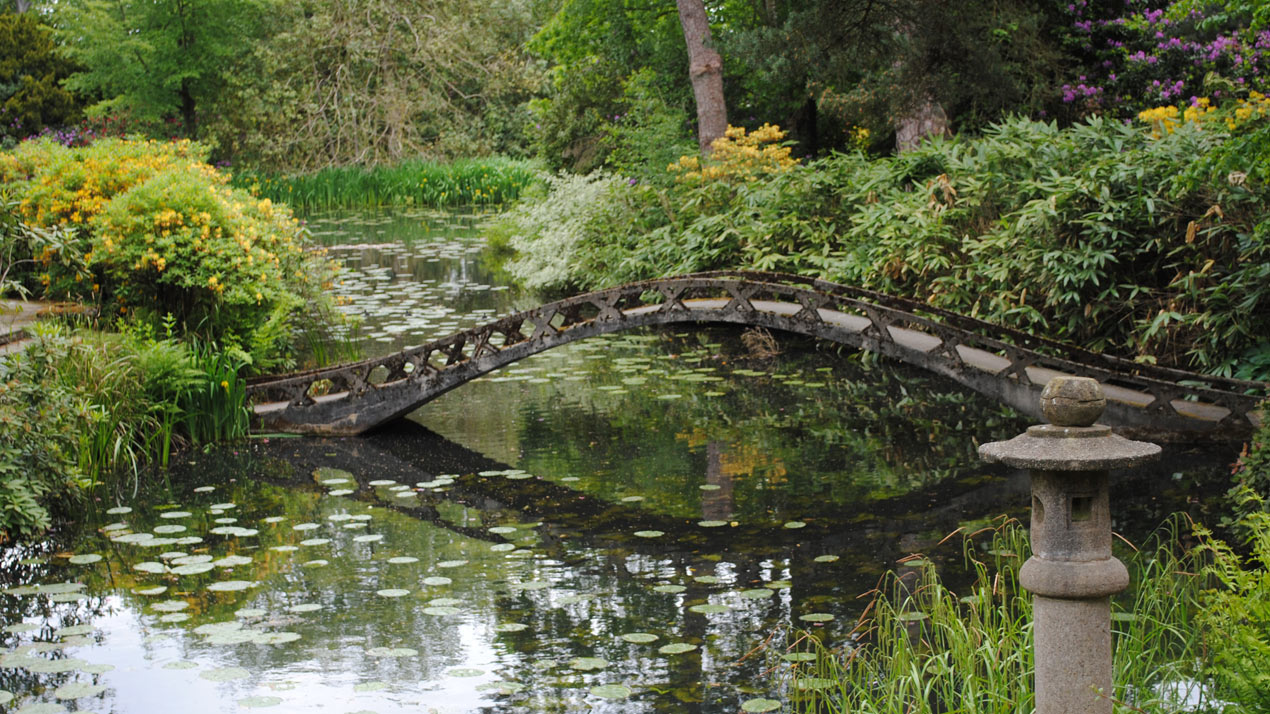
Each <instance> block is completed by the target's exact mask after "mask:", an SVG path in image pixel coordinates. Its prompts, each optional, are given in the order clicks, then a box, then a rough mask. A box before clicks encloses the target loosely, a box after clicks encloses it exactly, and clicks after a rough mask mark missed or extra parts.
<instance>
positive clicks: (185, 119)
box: [180, 79, 198, 139]
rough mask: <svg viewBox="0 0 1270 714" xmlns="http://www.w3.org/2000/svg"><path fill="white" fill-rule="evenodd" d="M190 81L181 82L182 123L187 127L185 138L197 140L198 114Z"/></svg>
mask: <svg viewBox="0 0 1270 714" xmlns="http://www.w3.org/2000/svg"><path fill="white" fill-rule="evenodd" d="M190 84H191V82H190V80H188V79H185V80H182V81H181V92H180V97H181V122H182V123H183V124H184V125H185V138H187V139H193V138H195V136H194V132H195V130H196V129H197V128H198V125H197V122H198V114H197V113H196V112H195V107H194V92H193V90H192V88H191V87H190Z"/></svg>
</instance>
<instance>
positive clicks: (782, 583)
mask: <svg viewBox="0 0 1270 714" xmlns="http://www.w3.org/2000/svg"><path fill="white" fill-rule="evenodd" d="M793 586H794V584H793V583H792V582H790V581H788V580H773V581H771V582H769V583H763V587H765V588H771V589H772V590H788V589H789V588H792V587H793Z"/></svg>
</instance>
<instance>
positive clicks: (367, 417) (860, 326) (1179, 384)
mask: <svg viewBox="0 0 1270 714" xmlns="http://www.w3.org/2000/svg"><path fill="white" fill-rule="evenodd" d="M650 294H651V295H654V296H655V298H654V299H651V300H650V299H649V297H648V296H649V295H650ZM682 323H697V324H700V323H725V324H738V325H753V326H759V327H767V328H772V329H778V330H786V331H791V332H796V333H800V334H804V335H809V336H813V337H817V338H821V339H827V340H832V341H835V342H839V343H842V344H846V345H851V346H855V347H860V348H864V349H869V350H872V351H876V352H880V353H882V354H884V355H886V356H888V357H892V358H895V359H898V360H901V361H904V362H906V363H909V364H914V365H917V366H920V367H923V368H926V369H928V370H930V371H932V372H935V373H938V374H942V375H944V376H947V377H949V378H951V379H953V380H955V381H957V382H959V383H961V384H963V385H966V386H967V387H970V388H971V389H974V390H976V391H979V392H980V393H983V394H985V395H988V396H990V397H993V398H996V399H999V400H1000V401H1002V402H1004V403H1006V404H1009V405H1011V406H1013V407H1015V408H1016V409H1018V410H1020V411H1022V412H1023V413H1025V414H1029V415H1032V416H1035V417H1039V408H1038V401H1037V400H1038V396H1039V393H1040V390H1041V388H1042V387H1043V386H1044V385H1045V384H1046V383H1047V382H1048V381H1049V380H1050V379H1051V378H1053V377H1055V376H1059V375H1078V376H1092V377H1094V378H1096V379H1098V380H1099V381H1101V382H1102V383H1103V389H1104V392H1105V394H1106V396H1107V399H1108V409H1107V412H1106V413H1105V415H1104V422H1105V423H1108V424H1111V425H1112V426H1115V427H1117V428H1119V429H1120V430H1121V431H1124V432H1129V433H1133V434H1135V435H1145V436H1150V437H1152V438H1156V439H1176V438H1194V436H1195V435H1201V436H1203V437H1205V438H1214V437H1220V438H1244V437H1246V435H1247V434H1248V433H1250V432H1251V430H1252V428H1254V427H1255V426H1257V425H1259V424H1260V421H1261V418H1262V417H1261V413H1260V412H1258V411H1256V405H1257V402H1258V400H1259V398H1260V397H1259V396H1257V395H1258V394H1259V395H1264V394H1265V393H1266V391H1267V390H1266V388H1267V385H1265V384H1262V383H1253V382H1240V381H1238V380H1230V379H1223V378H1218V377H1211V376H1204V375H1197V374H1192V373H1188V372H1183V371H1180V370H1175V369H1168V368H1160V367H1153V366H1147V365H1138V364H1135V363H1133V362H1129V361H1126V360H1121V359H1117V358H1114V357H1106V356H1102V355H1096V354H1092V353H1088V352H1084V351H1083V350H1079V349H1077V348H1073V347H1069V346H1065V345H1061V344H1059V343H1054V342H1051V341H1046V340H1043V339H1041V338H1035V337H1031V336H1028V335H1024V334H1022V333H1018V332H1014V331H1011V330H1008V329H1005V328H1001V327H999V326H995V325H991V324H990V323H986V322H982V321H979V320H974V319H972V318H966V317H963V316H960V315H955V314H953V313H947V312H943V311H940V310H937V309H934V308H930V307H929V306H926V305H923V304H921V303H916V302H912V301H907V300H902V299H898V298H892V297H888V296H884V295H879V294H876V293H870V292H868V291H863V290H858V289H854V288H848V287H845V286H839V285H834V284H832V283H824V282H822V281H810V280H805V279H802V278H796V277H793V276H782V275H773V274H767V273H763V274H753V273H712V274H702V275H696V276H684V277H680V278H667V279H664V280H659V281H649V282H647V283H638V284H634V285H629V286H622V287H620V288H613V289H610V290H606V291H600V292H596V293H588V294H585V295H580V296H576V297H574V298H569V299H566V300H562V301H559V302H556V303H551V304H548V305H544V306H542V307H540V308H537V309H535V310H531V311H527V312H524V313H519V314H517V315H511V316H507V317H504V318H501V319H499V320H497V321H495V322H492V323H490V324H488V325H484V326H481V327H477V328H472V329H469V330H465V331H463V332H460V333H458V334H456V335H453V336H450V337H447V338H443V339H441V340H437V341H435V342H432V343H429V344H427V345H424V346H421V347H416V348H411V349H408V350H405V351H404V352H402V353H400V354H397V355H391V356H388V357H383V358H378V359H373V360H366V361H363V362H359V363H356V364H351V365H341V366H338V367H333V368H328V369H322V370H313V371H310V372H306V373H301V374H296V375H284V376H282V377H276V378H268V379H264V380H259V381H256V382H253V383H252V384H251V385H249V387H248V391H249V394H250V395H251V396H252V397H253V401H254V409H255V414H256V417H257V420H258V422H259V423H260V424H262V425H264V426H266V427H267V428H271V429H277V430H285V431H295V432H300V433H324V434H352V433H360V432H362V431H365V430H367V429H370V428H373V427H375V426H376V425H378V424H381V423H383V422H385V421H388V420H390V419H394V418H397V417H400V416H403V415H405V414H406V413H409V412H410V411H413V410H414V409H416V408H418V407H419V406H421V405H422V404H424V403H426V402H428V401H429V400H431V399H434V398H436V397H437V396H440V395H441V394H444V393H445V392H447V391H449V390H450V389H453V388H455V387H458V386H460V385H462V384H465V383H466V382H468V381H471V380H472V379H476V378H477V377H480V376H481V375H483V374H487V373H489V372H491V371H493V370H495V369H498V368H500V367H503V366H505V365H507V364H510V363H512V362H515V361H518V360H520V359H524V358H525V357H528V356H530V355H533V354H536V353H538V352H542V351H544V350H546V349H551V348H553V347H556V346H559V345H562V344H566V343H568V342H573V341H575V340H579V339H584V338H587V337H592V336H595V335H599V334H605V333H609V332H615V331H619V330H626V329H633V328H638V327H646V326H653V325H666V324H682ZM500 337H501V342H500V341H499V339H498V338H500ZM1055 353H1057V354H1055ZM1249 392H1253V394H1249ZM1187 435H1189V437H1188V436H1187Z"/></svg>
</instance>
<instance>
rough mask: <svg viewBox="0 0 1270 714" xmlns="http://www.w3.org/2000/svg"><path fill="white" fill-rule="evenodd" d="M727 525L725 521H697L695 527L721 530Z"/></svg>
mask: <svg viewBox="0 0 1270 714" xmlns="http://www.w3.org/2000/svg"><path fill="white" fill-rule="evenodd" d="M727 524H728V522H727V521H697V525H699V526H701V527H702V528H722V527H723V526H726V525H727Z"/></svg>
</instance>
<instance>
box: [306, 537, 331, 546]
mask: <svg viewBox="0 0 1270 714" xmlns="http://www.w3.org/2000/svg"><path fill="white" fill-rule="evenodd" d="M330 542H331V539H330V538H309V539H307V540H302V541H300V545H303V546H308V547H315V546H319V545H326V544H327V543H330Z"/></svg>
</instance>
